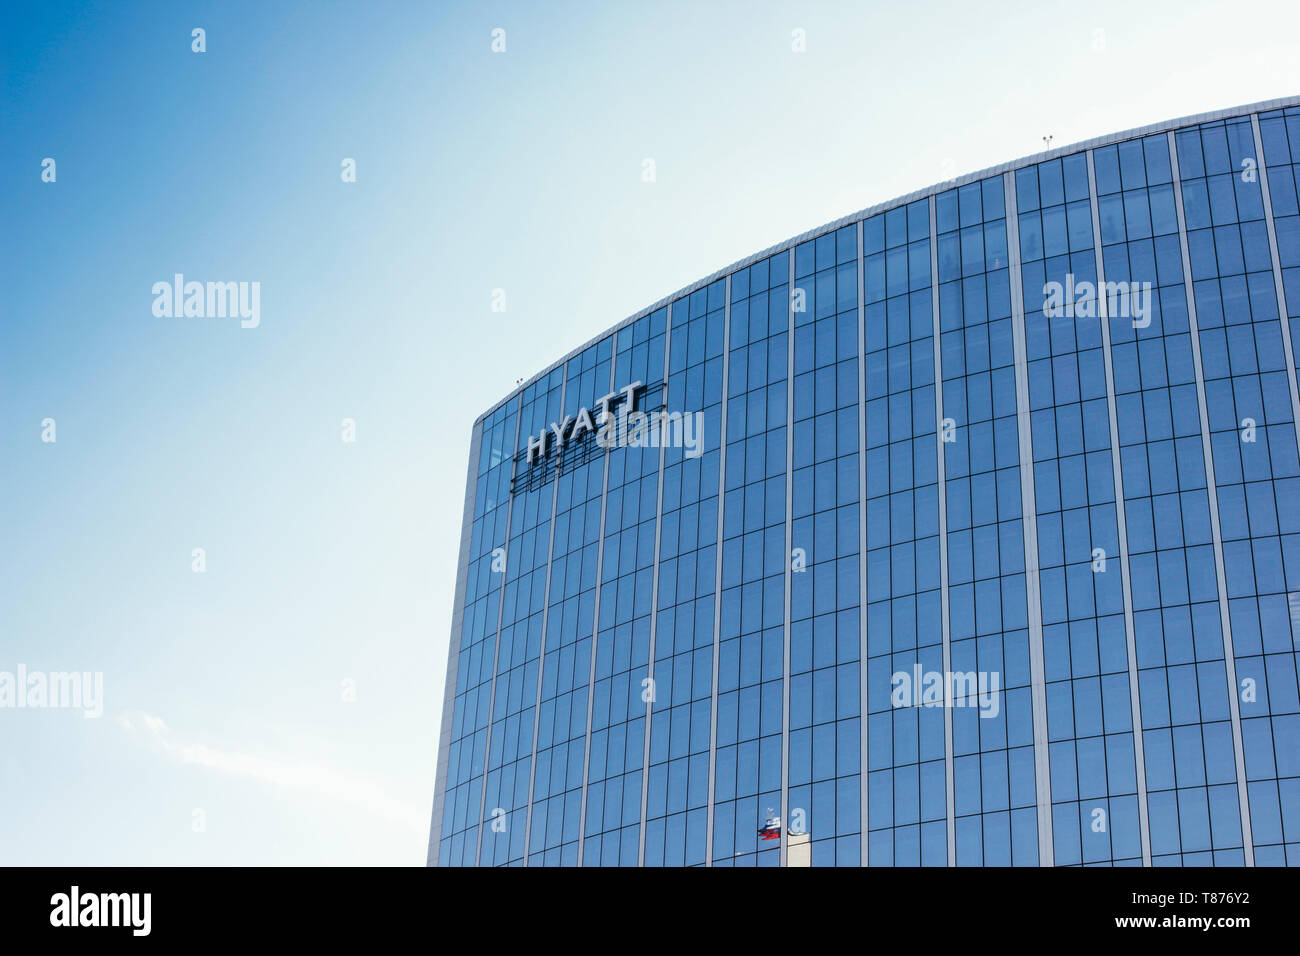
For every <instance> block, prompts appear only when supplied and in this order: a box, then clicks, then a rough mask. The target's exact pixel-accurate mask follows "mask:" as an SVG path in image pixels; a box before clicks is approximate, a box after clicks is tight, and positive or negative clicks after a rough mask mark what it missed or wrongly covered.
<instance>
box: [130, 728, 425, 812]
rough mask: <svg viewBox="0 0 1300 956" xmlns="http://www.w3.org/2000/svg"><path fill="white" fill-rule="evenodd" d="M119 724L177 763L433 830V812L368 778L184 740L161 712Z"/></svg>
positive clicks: (326, 767) (317, 765)
mask: <svg viewBox="0 0 1300 956" xmlns="http://www.w3.org/2000/svg"><path fill="white" fill-rule="evenodd" d="M117 723H118V725H119V726H121V727H122V728H123V729H124V730H126V731H127V732H128V733H129V734H131V736H133V737H135V738H136V739H138V740H141V741H142V742H144V743H145V744H147V745H149V746H150V747H152V748H153V749H155V750H157V751H158V752H160V753H162V754H164V755H166V756H167V757H169V758H170V759H172V760H175V761H177V762H178V763H181V764H191V765H194V766H200V767H207V768H208V769H211V770H215V771H217V772H218V773H224V774H229V775H231V776H239V777H250V778H252V779H255V780H261V781H263V782H264V783H269V784H271V785H273V786H276V787H280V788H283V789H285V790H292V791H296V792H300V793H311V794H315V795H317V796H320V797H325V798H326V799H330V800H335V801H337V802H340V803H346V804H348V805H350V806H353V807H356V808H358V809H360V810H364V811H365V812H367V813H370V814H373V815H375V816H379V817H383V818H384V819H386V820H388V821H390V822H392V823H395V824H398V825H400V826H404V827H407V828H409V829H410V830H412V831H414V832H416V833H421V834H423V833H425V832H426V831H427V830H428V826H429V821H428V815H427V814H426V813H425V812H424V810H422V809H421V808H419V807H418V806H416V805H414V804H409V803H406V802H404V801H402V800H400V799H398V798H396V797H394V796H393V795H392V794H390V793H388V792H387V791H386V790H385V789H384V788H383V787H381V786H379V785H378V784H377V783H375V782H374V781H373V780H369V779H366V778H365V777H360V776H357V775H355V774H348V773H343V772H341V771H339V770H337V769H335V768H333V767H328V766H324V765H321V764H313V763H309V762H305V761H295V760H286V759H279V758H273V757H262V756H258V755H255V754H246V753H239V752H237V751H226V750H219V749H216V748H214V747H209V746H207V745H206V744H200V743H194V742H190V741H186V740H182V739H180V738H178V737H177V736H176V734H175V733H174V732H173V731H172V730H171V728H170V727H168V726H167V724H166V722H165V721H163V719H162V718H161V717H155V716H153V715H152V714H146V713H143V712H141V711H135V712H132V713H128V714H122V715H120V716H118V718H117Z"/></svg>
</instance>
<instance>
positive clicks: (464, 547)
mask: <svg viewBox="0 0 1300 956" xmlns="http://www.w3.org/2000/svg"><path fill="white" fill-rule="evenodd" d="M521 400H522V396H521ZM484 422H486V419H485V420H484ZM484 422H480V423H479V424H478V425H477V426H476V427H475V428H474V429H473V432H472V433H471V435H470V442H469V467H468V468H467V469H466V471H467V474H466V476H465V506H464V509H463V510H462V512H461V519H460V556H459V557H460V560H459V561H458V562H457V563H456V603H455V604H454V605H453V607H452V612H451V640H450V642H449V644H448V647H447V675H446V679H445V680H444V681H443V692H442V723H441V725H439V729H438V764H437V770H436V771H435V780H434V788H433V814H432V818H431V819H430V821H429V850H428V856H427V857H426V862H427V864H428V865H429V866H437V865H438V860H439V857H440V855H441V843H442V817H443V814H444V813H445V812H446V802H447V792H446V791H447V769H448V763H449V762H450V759H451V741H452V732H453V729H454V728H453V727H452V723H453V721H454V719H455V714H456V675H457V674H458V673H459V672H460V639H461V631H462V629H463V628H464V625H465V590H466V586H467V585H468V583H469V563H470V553H469V552H470V548H471V546H472V541H473V538H474V507H475V502H476V500H477V498H478V459H479V454H480V453H481V452H480V450H481V448H482V444H483V427H484ZM506 530H507V535H508V534H509V528H508V527H507V529H506Z"/></svg>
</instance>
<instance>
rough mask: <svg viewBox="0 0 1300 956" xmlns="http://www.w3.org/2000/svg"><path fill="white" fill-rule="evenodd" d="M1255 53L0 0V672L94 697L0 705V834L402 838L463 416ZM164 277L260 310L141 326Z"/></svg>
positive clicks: (461, 465)
mask: <svg viewBox="0 0 1300 956" xmlns="http://www.w3.org/2000/svg"><path fill="white" fill-rule="evenodd" d="M195 27H202V28H203V29H204V30H205V31H206V46H207V49H206V52H204V53H201V54H200V53H194V52H192V51H191V42H192V41H191V31H192V30H193V29H194V28H195ZM498 27H499V28H502V29H504V30H505V31H506V51H505V52H504V53H493V52H492V51H491V48H490V45H491V31H492V30H493V29H494V28H498ZM795 29H802V30H804V31H806V52H803V53H796V52H794V51H793V50H792V31H793V30H795ZM1099 30H1100V31H1102V32H1101V34H1100V35H1098V34H1097V33H1096V31H1099ZM1098 36H1100V44H1098ZM1098 46H1100V48H1099V49H1098V48H1097V47H1098ZM1298 47H1300V8H1297V7H1296V5H1295V4H1294V3H1291V2H1276V3H1274V2H1261V3H1257V4H1253V5H1250V6H1249V7H1242V6H1241V5H1240V4H1236V3H1198V2H1187V0H1178V2H1152V3H1143V4H1132V3H1114V2H1100V3H1090V4H1086V5H1085V4H1065V3H1006V4H996V3H995V4H971V3H959V2H957V3H933V4H895V3H862V2H855V3H850V2H843V3H839V2H819V3H764V2H734V3H733V2H721V0H709V2H691V3H685V2H684V3H649V2H632V0H628V2H620V3H611V4H603V5H596V4H590V3H547V4H543V3H518V4H507V3H474V4H470V3H463V4H454V3H439V4H417V3H366V4H361V3H352V4H343V3H310V4H308V3H301V4H281V3H275V4H263V3H250V2H231V3H194V4H172V3H84V4H60V3H42V4H31V5H27V6H25V7H24V8H21V9H20V8H19V7H18V6H17V5H14V4H8V5H5V6H4V9H3V12H0V74H2V75H3V92H2V95H0V183H2V184H3V187H2V188H0V223H2V224H3V225H2V227H0V492H3V496H2V499H0V500H2V501H3V504H2V505H0V541H3V545H4V546H3V547H2V548H0V582H3V583H2V584H0V672H3V671H14V670H15V669H16V668H17V667H18V665H20V664H22V665H24V666H25V667H26V668H27V669H28V670H29V671H33V670H39V671H44V672H55V671H73V670H75V671H89V672H102V674H103V687H104V694H103V696H104V699H103V710H104V713H103V716H102V717H100V718H98V719H86V718H83V716H82V715H81V713H80V712H78V711H75V710H58V709H12V708H9V709H0V806H3V807H4V808H5V812H4V813H3V814H0V863H4V864H65V865H66V864H87V865H96V864H97V865H103V864H182V865H184V864H237V863H249V864H330V863H337V864H356V863H375V864H394V865H419V864H422V863H423V861H424V856H425V850H426V840H427V835H428V816H429V810H430V806H431V803H432V792H433V782H434V764H435V757H436V746H437V739H438V723H439V720H440V716H441V697H442V689H443V677H444V672H445V665H446V653H447V642H448V629H449V624H450V620H451V605H452V592H453V590H454V583H455V562H456V557H457V549H458V544H459V533H460V518H461V510H462V504H463V493H464V479H465V461H466V456H467V454H468V447H469V436H470V429H471V426H472V423H473V421H474V418H475V417H476V416H477V415H478V414H479V413H481V412H482V411H484V410H485V409H486V408H488V407H489V406H491V405H492V404H494V403H495V402H496V401H497V400H498V399H500V398H501V397H502V396H504V395H505V394H506V393H507V392H508V391H509V390H510V389H511V388H512V387H513V385H514V382H515V381H516V380H517V379H520V378H527V377H529V376H531V375H532V374H533V373H534V372H537V371H539V370H540V369H541V368H542V367H543V366H544V365H545V364H547V363H549V362H550V361H552V360H554V359H555V358H558V357H559V356H561V355H563V354H565V353H566V352H568V351H569V350H570V349H572V348H574V347H576V346H578V345H580V344H582V343H583V342H585V341H587V340H588V339H589V338H591V337H592V336H593V335H595V334H597V333H599V332H601V331H602V330H604V329H606V328H608V327H609V326H611V325H613V324H615V323H616V322H618V321H620V320H621V319H623V318H624V317H626V316H628V315H630V314H632V313H634V312H636V311H638V310H640V309H642V308H644V307H646V306H648V305H649V304H650V303H652V302H654V301H655V300H657V299H659V298H661V297H662V296H664V295H667V294H668V293H670V292H672V291H673V290H675V289H677V288H680V287H681V286H684V285H686V284H687V283H689V282H691V281H693V280H695V279H698V278H701V277H703V276H705V275H707V274H709V273H711V272H713V271H714V270H716V269H719V268H721V267H723V266H725V265H727V264H729V263H730V262H732V261H734V260H736V259H739V258H741V257H743V256H746V255H748V254H750V253H753V252H756V251H758V250H759V249H762V248H765V247H767V246H769V245H771V244H773V243H776V242H779V241H781V240H783V239H786V238H788V237H790V236H792V235H795V234H797V233H799V232H802V231H804V230H806V229H809V228H812V227H815V226H817V225H820V224H822V223H824V222H827V221H830V220H832V219H835V218H838V217H840V216H842V215H845V214H847V213H850V212H853V211H856V210H858V209H860V208H862V207H865V206H868V205H871V204H873V203H876V202H881V201H884V200H887V199H890V198H893V197H894V196H897V195H901V194H903V193H907V192H910V191H911V190H914V189H917V188H920V187H923V186H927V185H929V184H931V183H934V182H936V181H939V180H942V179H947V178H951V177H953V176H956V175H961V174H964V173H967V172H971V171H974V170H977V169H981V168H983V167H986V166H989V165H993V164H996V163H1000V162H1004V161H1007V160H1010V159H1014V158H1017V157H1019V156H1022V155H1025V154H1028V153H1033V152H1037V151H1038V150H1040V149H1041V148H1042V139H1041V137H1043V136H1044V135H1048V134H1051V135H1052V136H1053V137H1054V139H1053V145H1054V146H1061V145H1066V144H1068V143H1071V142H1075V141H1078V140H1082V139H1086V138H1089V137H1092V136H1097V135H1101V134H1105V133H1110V132H1116V131H1119V130H1122V129H1127V128H1130V127H1134V126H1139V125H1143V124H1146V123H1149V122H1155V121H1159V120H1163V119H1168V118H1171V117H1175V116H1181V115H1184V114H1190V113H1197V112H1203V111H1207V110H1212V109H1217V108H1220V107H1226V106H1233V105H1237V104H1242V103H1249V102H1255V101H1258V100H1264V99H1268V98H1272V97H1278V96H1284V95H1291V94H1294V93H1296V92H1300V49H1298ZM46 157H50V158H53V159H54V160H55V161H56V164H57V165H56V176H57V178H56V180H55V181H54V182H52V183H49V182H42V179H41V171H42V160H43V159H44V158H46ZM345 158H352V159H355V161H356V170H357V177H356V178H357V181H356V182H355V183H344V182H342V181H341V178H340V168H341V166H340V164H341V163H342V161H343V160H344V159H345ZM647 158H651V159H653V160H654V163H655V170H656V181H655V182H653V183H646V182H643V181H642V175H641V174H642V168H643V160H645V159H647ZM178 272H179V273H183V274H184V275H185V276H186V278H187V279H188V280H197V281H201V282H207V281H247V282H253V281H256V282H258V283H260V291H261V303H260V324H259V325H258V326H257V327H256V328H247V329H245V328H241V327H240V323H239V321H238V319H231V318H197V317H190V318H184V317H181V318H162V317H157V316H155V315H154V314H153V310H152V305H153V301H154V299H153V294H152V291H151V290H152V287H153V284H154V283H155V282H159V281H166V282H170V281H171V278H172V276H173V275H174V274H175V273H178ZM494 289H503V290H504V291H505V295H506V310H505V311H504V312H494V311H492V308H491V304H492V295H493V290H494ZM47 418H53V419H54V420H55V423H56V437H57V440H56V441H55V442H52V443H50V442H45V441H42V440H41V439H42V430H43V426H42V421H43V420H44V419H47ZM343 419H352V420H354V421H355V423H356V424H355V428H356V440H355V441H353V442H345V441H343V440H342V437H341V431H342V428H341V423H342V420H343ZM195 548H203V549H204V551H205V554H206V570H205V571H204V572H203V573H201V574H200V573H195V572H194V571H193V570H192V561H193V559H192V553H193V549H195ZM345 681H350V682H351V684H350V685H349V686H351V687H353V688H355V700H353V701H351V702H347V701H345V700H344V699H343V697H344V694H343V687H344V682H345ZM195 811H201V815H200V816H196V813H195ZM199 819H201V820H202V822H203V824H204V826H203V828H202V829H201V830H196V828H195V821H196V820H199Z"/></svg>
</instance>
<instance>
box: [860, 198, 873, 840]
mask: <svg viewBox="0 0 1300 956" xmlns="http://www.w3.org/2000/svg"><path fill="white" fill-rule="evenodd" d="M862 230H863V220H861V219H859V220H858V228H857V235H858V580H859V587H858V593H859V595H860V596H859V598H858V696H859V697H860V699H861V700H860V707H861V714H862V716H861V718H860V719H859V726H858V737H859V739H858V744H859V746H860V747H861V750H862V753H861V755H860V757H859V763H858V767H859V771H858V774H859V783H858V800H859V801H860V803H861V804H862V806H861V812H862V823H861V826H862V836H861V838H860V839H861V845H860V846H859V849H858V852H859V858H860V860H861V863H862V865H863V866H869V865H870V861H869V856H870V853H869V844H870V842H871V841H870V835H871V829H870V826H869V824H870V809H871V808H870V800H869V799H868V794H869V793H870V791H869V788H868V784H869V783H870V773H869V770H868V765H867V759H868V757H869V756H870V750H869V748H868V746H867V727H868V720H869V714H870V711H869V710H868V706H867V352H866V346H867V339H866V318H867V291H866V268H865V266H866V261H865V260H866V250H865V249H864V248H863V244H862Z"/></svg>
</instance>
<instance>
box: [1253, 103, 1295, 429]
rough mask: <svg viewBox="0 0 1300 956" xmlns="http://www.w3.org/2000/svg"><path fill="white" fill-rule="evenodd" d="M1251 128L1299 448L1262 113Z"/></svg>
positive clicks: (1290, 346) (1291, 353) (1292, 368)
mask: <svg viewBox="0 0 1300 956" xmlns="http://www.w3.org/2000/svg"><path fill="white" fill-rule="evenodd" d="M1250 128H1251V131H1252V132H1253V133H1254V134H1255V162H1256V164H1257V170H1258V176H1259V186H1260V190H1261V192H1260V197H1261V198H1262V199H1263V201H1264V225H1265V227H1266V228H1267V229H1268V251H1269V256H1270V257H1271V258H1272V262H1273V286H1274V289H1275V291H1276V294H1277V314H1278V323H1279V324H1280V325H1281V326H1282V351H1283V352H1285V353H1286V379H1287V384H1288V385H1289V386H1290V387H1291V422H1292V424H1293V425H1294V426H1295V431H1296V446H1297V447H1300V388H1297V384H1296V366H1295V351H1294V348H1293V346H1294V343H1293V342H1292V341H1291V319H1290V317H1289V316H1288V315H1287V308H1286V288H1285V287H1284V286H1283V284H1282V260H1281V257H1280V256H1279V255H1278V249H1277V229H1276V227H1275V225H1274V223H1273V197H1272V195H1271V194H1270V193H1269V190H1268V168H1267V167H1266V166H1265V164H1264V138H1263V136H1262V135H1261V134H1260V131H1259V114H1257V113H1251V114H1250Z"/></svg>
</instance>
